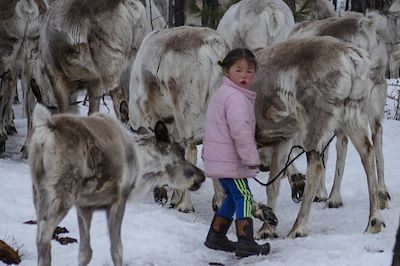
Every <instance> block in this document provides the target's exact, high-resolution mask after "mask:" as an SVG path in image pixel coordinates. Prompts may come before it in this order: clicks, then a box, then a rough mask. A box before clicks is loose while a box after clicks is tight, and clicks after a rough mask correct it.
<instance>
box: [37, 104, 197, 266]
mask: <svg viewBox="0 0 400 266" xmlns="http://www.w3.org/2000/svg"><path fill="white" fill-rule="evenodd" d="M123 103H124V102H123ZM125 106H126V107H127V104H126V103H125ZM125 109H126V108H125ZM121 113H122V114H125V112H121ZM32 123H33V135H32V141H31V143H30V147H29V165H30V171H31V176H32V183H33V201H34V205H35V209H36V216H37V225H38V227H37V238H36V244H37V251H38V265H41V266H42V265H51V243H50V241H51V239H52V235H53V231H54V229H55V228H56V226H57V225H58V224H59V223H60V222H61V220H62V219H63V218H64V217H65V216H66V215H67V213H68V211H69V210H70V209H71V208H72V207H73V206H75V207H76V209H77V213H78V223H79V235H80V246H79V265H87V264H89V262H90V260H91V257H92V249H91V247H90V223H91V219H92V214H93V212H94V211H95V210H105V211H106V214H107V221H108V230H109V234H110V241H111V256H112V260H113V263H114V265H119V266H122V265H123V261H122V242H121V224H122V218H123V215H124V212H125V205H126V201H127V199H128V197H129V195H130V194H132V195H136V194H138V193H141V192H143V191H146V190H149V189H150V188H151V187H152V186H154V185H156V184H165V183H167V184H169V185H170V186H172V187H175V188H180V189H189V190H191V191H194V190H197V189H198V188H199V187H200V184H201V183H202V182H203V181H204V180H205V176H204V174H203V172H202V171H201V170H200V169H198V168H197V167H196V166H195V165H193V164H191V163H190V162H188V161H186V160H185V159H184V154H183V151H184V150H183V147H182V146H181V145H179V144H178V143H176V142H174V141H172V140H171V138H170V136H169V134H168V131H167V128H166V126H165V124H164V123H163V122H158V123H157V124H156V126H155V129H154V134H153V133H152V132H150V131H148V130H146V129H144V128H141V129H139V130H138V133H132V132H129V130H128V129H126V128H125V126H124V125H123V124H122V123H120V122H119V121H118V120H117V119H115V118H114V117H111V116H109V115H105V114H101V113H96V114H94V115H92V116H89V117H80V116H78V115H73V114H57V115H54V116H51V114H50V112H49V111H48V110H47V109H46V108H45V107H44V106H42V105H40V104H37V105H36V107H35V109H34V111H33V122H32Z"/></svg>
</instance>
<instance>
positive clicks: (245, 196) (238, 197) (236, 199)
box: [217, 178, 253, 219]
mask: <svg viewBox="0 0 400 266" xmlns="http://www.w3.org/2000/svg"><path fill="white" fill-rule="evenodd" d="M218 180H219V182H220V183H221V185H222V187H223V188H224V191H225V194H226V196H225V198H224V200H223V202H222V205H221V207H220V208H219V210H218V211H217V215H219V216H223V217H225V218H228V219H232V218H233V214H234V213H235V212H236V219H243V218H250V217H251V202H252V198H253V196H252V195H251V192H250V188H249V184H248V182H247V178H241V179H234V178H220V179H218Z"/></svg>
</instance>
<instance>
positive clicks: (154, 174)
mask: <svg viewBox="0 0 400 266" xmlns="http://www.w3.org/2000/svg"><path fill="white" fill-rule="evenodd" d="M137 136H138V138H139V139H137V143H138V154H137V156H138V157H139V161H140V165H141V173H142V182H144V183H145V184H151V185H164V184H168V185H169V186H171V187H173V188H177V189H189V190H191V191H195V190H197V189H198V188H199V187H200V185H201V183H202V182H204V180H205V176H204V173H203V171H202V170H200V169H199V168H197V167H196V166H195V165H193V164H192V163H190V162H189V161H187V160H185V150H184V147H183V146H181V145H180V144H178V143H177V142H175V141H173V140H171V138H170V136H169V134H168V130H167V127H166V125H165V124H164V123H163V122H161V121H159V122H157V124H156V126H155V129H154V134H153V133H152V132H150V131H149V130H147V129H145V128H143V127H142V128H139V129H138V131H137Z"/></svg>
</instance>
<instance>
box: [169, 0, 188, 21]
mask: <svg viewBox="0 0 400 266" xmlns="http://www.w3.org/2000/svg"><path fill="white" fill-rule="evenodd" d="M168 8H169V12H168V25H169V26H170V27H178V26H183V25H185V0H169V1H168Z"/></svg>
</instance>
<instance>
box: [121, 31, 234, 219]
mask: <svg viewBox="0 0 400 266" xmlns="http://www.w3.org/2000/svg"><path fill="white" fill-rule="evenodd" d="M227 52H228V46H227V45H226V42H225V41H224V40H223V39H222V37H221V36H219V34H217V32H216V31H214V30H212V29H209V28H201V27H189V26H184V27H177V28H171V29H165V30H155V31H153V32H152V33H150V34H149V35H147V36H146V38H145V39H144V41H143V43H142V45H141V46H140V49H139V51H138V54H137V57H136V60H135V63H134V65H133V69H132V76H131V84H130V92H129V94H130V99H129V112H130V124H131V125H132V126H133V127H137V126H140V125H144V126H154V124H155V122H156V121H158V120H162V121H164V122H165V123H166V124H167V125H168V126H169V127H170V128H171V132H172V134H173V136H174V137H175V139H177V140H178V141H180V142H184V143H185V147H186V149H185V157H186V158H187V160H189V161H191V162H193V163H196V157H197V152H196V144H198V143H200V142H201V140H202V136H203V130H202V125H203V119H204V114H205V110H206V108H207V103H208V100H209V98H210V96H211V95H212V93H213V92H214V90H215V89H216V88H217V87H218V85H219V83H220V81H221V79H222V69H221V68H220V67H219V66H218V64H217V62H218V60H220V59H221V58H223V57H224V56H225V54H226V53H227ZM170 203H171V205H172V206H174V207H175V208H176V209H178V210H180V211H183V212H189V211H192V210H193V206H192V202H191V199H190V195H189V194H188V193H187V192H185V191H178V190H174V192H173V195H172V198H171V202H170Z"/></svg>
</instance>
